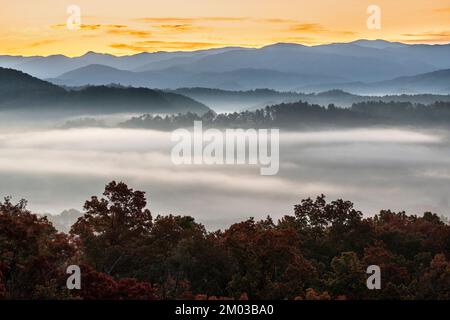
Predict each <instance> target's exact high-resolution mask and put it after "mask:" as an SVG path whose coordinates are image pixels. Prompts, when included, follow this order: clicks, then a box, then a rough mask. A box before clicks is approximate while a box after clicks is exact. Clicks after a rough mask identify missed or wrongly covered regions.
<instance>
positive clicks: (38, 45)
mask: <svg viewBox="0 0 450 320" xmlns="http://www.w3.org/2000/svg"><path fill="white" fill-rule="evenodd" d="M58 41H60V40H56V39H48V40H41V41H36V42H33V43H31V44H30V45H29V47H30V48H35V47H41V46H45V45H48V44H52V43H56V42H58Z"/></svg>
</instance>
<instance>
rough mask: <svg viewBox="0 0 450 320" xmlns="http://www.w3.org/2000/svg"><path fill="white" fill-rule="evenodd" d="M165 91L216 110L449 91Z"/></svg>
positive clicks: (423, 97) (416, 98)
mask: <svg viewBox="0 0 450 320" xmlns="http://www.w3.org/2000/svg"><path fill="white" fill-rule="evenodd" d="M169 92H173V93H178V94H182V95H184V96H187V97H190V98H192V99H194V100H196V101H199V102H201V103H204V104H205V105H207V106H208V107H210V108H211V109H213V110H215V111H217V112H234V111H243V110H256V109H261V108H264V107H266V106H271V105H276V104H280V103H292V102H297V101H300V100H301V101H305V102H308V103H311V104H318V105H321V106H328V105H329V104H334V105H335V106H338V107H344V108H348V107H351V106H352V105H353V104H354V103H360V102H367V101H376V102H378V101H382V102H391V101H394V102H411V103H420V104H432V103H434V102H436V101H442V102H450V95H437V94H420V95H385V96H363V95H355V94H351V93H348V92H345V91H342V90H329V91H324V92H319V93H309V94H306V93H297V92H289V91H287V92H280V91H275V90H270V89H256V90H250V91H230V90H221V89H210V88H180V89H176V90H171V91H169Z"/></svg>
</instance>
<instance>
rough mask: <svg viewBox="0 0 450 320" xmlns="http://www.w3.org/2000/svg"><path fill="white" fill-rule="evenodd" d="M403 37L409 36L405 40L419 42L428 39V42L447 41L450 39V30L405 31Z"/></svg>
mask: <svg viewBox="0 0 450 320" xmlns="http://www.w3.org/2000/svg"><path fill="white" fill-rule="evenodd" d="M402 36H403V37H407V38H406V39H404V40H403V41H404V42H413V43H414V42H417V41H418V40H420V41H427V42H446V41H450V31H438V32H433V31H430V32H422V33H405V34H402Z"/></svg>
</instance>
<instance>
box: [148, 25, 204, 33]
mask: <svg viewBox="0 0 450 320" xmlns="http://www.w3.org/2000/svg"><path fill="white" fill-rule="evenodd" d="M157 27H158V28H159V29H161V30H163V31H165V32H175V33H177V32H193V31H204V30H208V29H209V28H207V27H201V26H194V25H192V24H188V23H184V24H162V25H159V26H157Z"/></svg>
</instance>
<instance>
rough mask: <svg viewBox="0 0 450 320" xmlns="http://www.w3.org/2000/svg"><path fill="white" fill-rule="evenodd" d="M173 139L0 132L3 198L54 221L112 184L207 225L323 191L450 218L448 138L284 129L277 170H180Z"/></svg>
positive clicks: (116, 133)
mask: <svg viewBox="0 0 450 320" xmlns="http://www.w3.org/2000/svg"><path fill="white" fill-rule="evenodd" d="M170 135H171V133H170V132H158V131H151V130H135V129H114V128H113V129H109V128H89V129H69V130H58V129H42V128H40V129H34V130H33V129H28V130H26V131H25V130H12V129H8V130H6V129H2V130H1V131H0V152H1V156H0V181H1V183H0V195H2V196H7V195H11V196H13V198H14V200H19V199H20V198H25V199H27V200H28V202H29V205H28V207H29V209H31V210H32V211H34V212H39V213H44V212H47V213H52V214H57V213H59V212H61V211H62V210H64V209H69V208H75V209H78V210H81V209H82V205H83V203H84V201H85V200H86V199H88V198H89V197H90V196H92V195H100V194H101V193H102V191H103V188H104V185H105V184H106V183H107V182H109V181H111V180H123V181H125V182H126V183H127V184H128V185H129V186H130V187H133V188H135V189H140V190H143V191H146V193H147V197H148V200H149V208H150V209H151V211H152V212H153V214H154V215H156V214H169V213H172V214H183V215H192V216H194V217H195V218H196V219H197V220H198V221H200V222H202V223H204V224H205V225H206V226H207V227H208V228H211V229H214V228H224V227H226V226H228V225H229V224H231V223H233V222H237V221H239V220H242V219H245V218H247V217H250V216H253V217H256V218H263V217H265V216H267V215H268V214H270V215H272V216H273V217H274V218H277V217H280V216H282V215H284V214H290V213H292V211H293V205H294V204H296V203H298V202H299V201H300V200H301V199H303V198H306V197H315V196H316V195H319V194H321V193H324V194H326V195H327V197H328V199H330V200H331V199H336V198H341V197H342V198H345V199H348V200H351V201H353V202H355V204H356V207H357V209H359V210H362V211H363V212H364V213H365V214H367V215H373V214H375V213H377V212H378V211H379V210H380V209H384V208H389V209H393V210H406V211H408V212H409V213H417V214H421V213H423V212H424V211H427V210H430V211H434V212H437V213H439V214H441V215H446V216H448V215H449V213H448V212H449V202H448V196H449V194H450V149H449V146H450V142H449V137H450V134H449V132H446V131H419V130H414V129H410V130H405V129H367V130H366V129H364V130H362V129H359V130H339V131H336V130H335V131H318V132H283V131H281V132H280V148H281V149H280V171H279V173H278V174H277V175H275V176H261V175H260V171H259V166H256V165H252V166H231V165H224V166H208V165H191V166H175V165H174V164H172V162H171V157H170V151H171V147H172V146H173V143H172V142H171V140H170Z"/></svg>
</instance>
